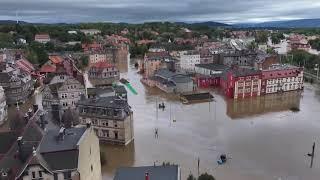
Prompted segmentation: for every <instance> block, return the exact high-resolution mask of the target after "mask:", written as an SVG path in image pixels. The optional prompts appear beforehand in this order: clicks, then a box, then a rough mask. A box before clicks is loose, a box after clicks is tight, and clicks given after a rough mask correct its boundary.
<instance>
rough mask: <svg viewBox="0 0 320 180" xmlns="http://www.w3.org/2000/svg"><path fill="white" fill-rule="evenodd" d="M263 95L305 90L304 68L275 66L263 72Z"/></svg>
mask: <svg viewBox="0 0 320 180" xmlns="http://www.w3.org/2000/svg"><path fill="white" fill-rule="evenodd" d="M261 87H262V88H261V93H262V94H271V93H277V92H286V91H295V90H302V89H303V68H301V67H295V66H290V65H279V64H276V65H273V66H271V67H270V68H269V69H267V70H263V71H262V86H261Z"/></svg>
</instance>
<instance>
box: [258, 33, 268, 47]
mask: <svg viewBox="0 0 320 180" xmlns="http://www.w3.org/2000/svg"><path fill="white" fill-rule="evenodd" d="M255 39H256V42H257V43H259V44H265V43H267V41H268V32H267V31H258V32H257V33H256V36H255Z"/></svg>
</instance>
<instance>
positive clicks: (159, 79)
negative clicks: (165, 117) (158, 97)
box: [152, 69, 194, 93]
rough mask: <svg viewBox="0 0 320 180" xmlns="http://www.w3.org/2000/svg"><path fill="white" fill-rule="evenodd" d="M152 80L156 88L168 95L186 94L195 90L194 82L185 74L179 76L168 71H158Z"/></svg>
mask: <svg viewBox="0 0 320 180" xmlns="http://www.w3.org/2000/svg"><path fill="white" fill-rule="evenodd" d="M152 80H153V81H154V83H155V86H156V87H158V88H159V89H161V90H162V91H164V92H166V93H186V92H192V91H193V90H194V86H193V80H192V79H191V78H190V77H189V76H187V75H184V74H177V73H174V72H171V71H169V70H168V69H159V70H158V71H156V73H155V75H154V76H153V78H152Z"/></svg>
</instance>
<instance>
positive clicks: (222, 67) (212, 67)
mask: <svg viewBox="0 0 320 180" xmlns="http://www.w3.org/2000/svg"><path fill="white" fill-rule="evenodd" d="M196 67H199V68H204V69H209V70H213V71H223V70H226V69H227V68H228V66H226V65H223V64H213V63H210V64H196Z"/></svg>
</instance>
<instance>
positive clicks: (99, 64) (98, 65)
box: [91, 61, 114, 69]
mask: <svg viewBox="0 0 320 180" xmlns="http://www.w3.org/2000/svg"><path fill="white" fill-rule="evenodd" d="M91 67H93V68H98V69H104V68H111V67H114V65H112V64H109V63H107V62H103V61H101V62H97V63H94V64H92V65H91Z"/></svg>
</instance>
